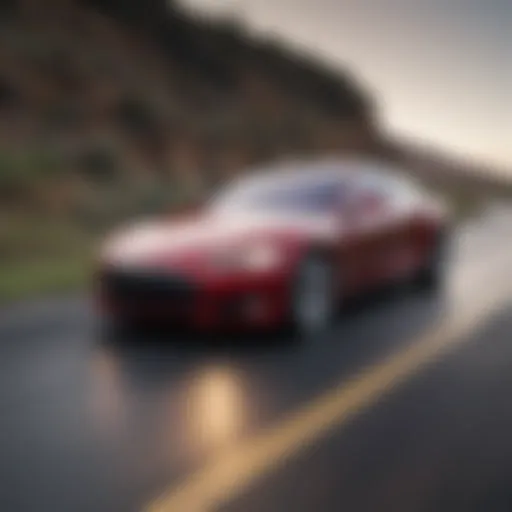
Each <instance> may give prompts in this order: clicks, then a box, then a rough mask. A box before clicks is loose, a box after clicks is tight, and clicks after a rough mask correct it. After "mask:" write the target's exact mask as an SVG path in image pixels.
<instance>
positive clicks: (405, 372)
mask: <svg viewBox="0 0 512 512" xmlns="http://www.w3.org/2000/svg"><path fill="white" fill-rule="evenodd" d="M497 277H500V276H497ZM500 284H501V285H502V286H501V288H500ZM503 284H504V282H503V279H501V280H500V281H499V282H496V286H492V285H493V283H489V282H488V280H487V283H486V289H488V290H491V291H492V292H493V293H492V296H491V297H487V298H485V297H482V295H481V294H480V295H479V296H478V300H475V301H470V302H472V303H471V304H470V305H466V307H464V311H463V312H457V314H456V315H455V316H454V318H451V319H450V320H449V321H447V322H443V323H442V324H441V325H439V326H437V327H436V328H435V329H434V330H433V331H432V332H430V333H428V334H427V335H426V336H424V337H421V338H420V339H419V340H417V342H415V343H414V344H413V345H412V346H410V347H409V348H407V349H405V350H404V351H402V352H400V353H398V354H397V355H394V356H392V357H390V358H389V359H387V360H385V361H384V362H382V363H380V364H377V365H375V366H374V367H372V368H368V369H367V370H366V371H364V372H363V373H361V374H359V375H357V376H356V377H355V378H353V379H352V380H350V381H348V382H347V381H344V382H343V383H342V384H341V385H340V386H339V387H337V388H334V389H332V390H330V391H328V392H327V393H326V394H324V395H322V396H320V397H319V398H318V399H316V400H314V401H313V402H312V403H309V404H307V405H306V406H305V407H304V408H303V409H300V410H299V411H298V412H296V413H294V414H292V415H291V416H290V417H289V418H288V419H287V420H286V421H284V422H283V423H281V424H279V425H277V426H276V427H275V428H273V429H270V430H266V431H263V432H262V434H261V435H259V436H256V437H254V438H250V439H247V440H246V441H245V442H242V443H241V444H240V445H238V446H236V447H234V448H233V449H232V450H231V451H229V452H228V453H226V454H225V455H224V456H223V457H222V458H221V459H220V460H215V461H212V463H211V464H208V465H206V466H205V467H204V468H203V469H201V470H200V471H198V472H197V473H195V474H193V475H192V476H191V477H190V478H189V479H187V480H186V481H185V482H183V483H182V485H179V486H177V487H176V488H174V489H172V490H170V491H169V492H168V493H165V494H164V495H163V496H161V497H160V498H159V499H157V500H156V501H155V502H153V503H152V504H150V505H149V507H148V508H147V509H146V510H147V512H209V511H213V510H215V509H216V508H217V507H219V506H221V505H222V504H225V503H227V502H228V501H229V500H231V499H233V498H235V497H236V496H238V495H240V494H241V493H242V492H243V491H244V490H246V489H247V488H248V487H249V486H250V485H253V484H254V483H255V482H256V481H257V480H258V478H261V477H262V476H264V475H266V474H267V473H268V472H270V471H272V470H274V469H276V467H278V466H279V465H281V464H283V463H284V462H285V461H286V460H287V459H288V458H289V457H290V456H292V455H294V454H296V453H297V452H298V451H300V450H301V449H303V448H305V447H307V446H308V445H311V444H312V443H313V442H314V441H315V440H318V438H320V437H321V436H323V435H325V434H326V433H327V432H328V431H329V430H332V429H334V428H335V427H337V428H340V427H341V426H342V425H343V424H345V423H346V422H347V421H348V420H350V418H352V417H353V416H354V415H356V414H358V413H360V412H362V411H363V410H364V409H366V408H367V407H369V406H370V405H371V404H372V403H375V402H376V401H377V400H378V399H379V398H381V397H382V396H383V395H385V394H386V393H388V392H390V391H391V390H392V389H393V388H394V387H395V386H397V385H398V384H400V383H401V382H403V381H404V380H406V379H407V378H408V377H411V376H412V375H413V374H415V373H416V372H417V371H418V370H419V369H420V368H421V367H423V366H425V365H427V364H429V363H432V362H434V361H435V360H437V359H438V358H439V357H440V356H441V355H443V353H446V352H447V351H448V350H450V349H453V348H454V347H456V346H457V345H458V344H460V343H462V342H464V341H465V340H466V339H467V335H468V334H470V333H471V332H472V330H473V329H475V328H476V327H478V326H479V325H480V324H482V323H483V322H484V321H485V320H486V319H487V318H488V317H490V316H491V315H492V313H493V311H494V310H495V307H496V306H499V305H500V304H501V303H502V302H503V299H504V298H505V295H503V292H505V289H504V286H503ZM506 284H507V290H506V291H507V296H508V291H509V289H508V282H507V283H506ZM500 289H501V291H502V293H501V294H500V293H499V290H500Z"/></svg>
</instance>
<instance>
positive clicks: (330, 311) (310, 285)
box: [291, 255, 335, 338]
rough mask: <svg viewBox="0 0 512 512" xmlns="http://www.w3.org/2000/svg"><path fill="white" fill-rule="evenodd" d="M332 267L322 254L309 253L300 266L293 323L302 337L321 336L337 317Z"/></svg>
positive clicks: (296, 281) (296, 279) (292, 317)
mask: <svg viewBox="0 0 512 512" xmlns="http://www.w3.org/2000/svg"><path fill="white" fill-rule="evenodd" d="M333 291H334V287H333V272H332V266H331V265H330V263H329V262H328V260H327V259H326V258H324V257H322V256H318V255H310V256H308V257H306V258H305V259H304V260H303V261H302V263H301V264H300V265H299V268H298V272H297V274H296V278H295V281H294V283H293V289H292V298H291V323H292V327H293V331H294V332H295V333H296V334H297V335H298V336H300V337H301V338H311V337H316V336H319V335H321V334H322V333H323V332H325V331H326V329H327V328H328V327H329V325H330V324H331V322H332V319H333V316H334V309H335V308H334V304H335V300H334V293H333Z"/></svg>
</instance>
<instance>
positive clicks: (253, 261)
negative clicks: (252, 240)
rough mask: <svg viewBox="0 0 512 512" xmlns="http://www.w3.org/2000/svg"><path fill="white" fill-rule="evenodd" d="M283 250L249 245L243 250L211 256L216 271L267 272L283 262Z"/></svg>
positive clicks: (231, 249)
mask: <svg viewBox="0 0 512 512" xmlns="http://www.w3.org/2000/svg"><path fill="white" fill-rule="evenodd" d="M282 259H283V254H282V252H281V250H280V249H279V248H277V247H275V246H273V245H271V244H257V245H248V246H247V247H243V248H225V249H223V250H221V251H218V252H216V253H214V254H213V255H212V256H211V259H210V263H211V265H212V266H213V267H214V268H215V269H216V270H222V271H240V270H243V271H249V272H265V271H268V270H272V269H273V268H276V267H277V266H279V264H280V263H281V262H282Z"/></svg>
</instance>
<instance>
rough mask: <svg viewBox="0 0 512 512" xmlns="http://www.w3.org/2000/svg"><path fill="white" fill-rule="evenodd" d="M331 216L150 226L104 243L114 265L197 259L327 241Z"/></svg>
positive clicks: (223, 218)
mask: <svg viewBox="0 0 512 512" xmlns="http://www.w3.org/2000/svg"><path fill="white" fill-rule="evenodd" d="M334 224H335V223H334V221H333V219H331V218H328V217H305V216H275V215H240V214H236V215H233V216H227V215H217V216H215V215H201V216H198V217H195V218H192V219H187V220H180V221H151V222H145V223H140V224H138V225H135V226H132V227H130V228H128V229H125V230H122V231H121V232H120V233H118V234H116V235H115V236H113V237H112V238H111V239H110V241H109V242H108V243H107V244H106V247H105V251H104V255H105V257H106V258H107V260H109V261H112V262H127V261H131V262H137V261H140V262H142V261H149V260H154V261H156V260H160V259H169V258H172V257H180V256H181V257H185V256H186V257H193V256H194V255H198V254H203V253H205V252H207V251H210V250H215V249H217V248H222V247H223V246H227V247H229V246H239V245H241V244H247V243H252V242H255V241H260V240H270V241H272V242H275V243H278V242H279V241H282V242H283V243H284V242H285V241H296V240H304V239H306V240H309V239H327V238H329V237H332V236H333V235H334V232H335V225H334Z"/></svg>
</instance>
